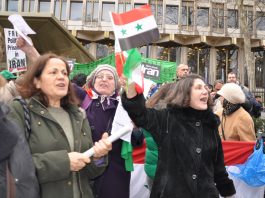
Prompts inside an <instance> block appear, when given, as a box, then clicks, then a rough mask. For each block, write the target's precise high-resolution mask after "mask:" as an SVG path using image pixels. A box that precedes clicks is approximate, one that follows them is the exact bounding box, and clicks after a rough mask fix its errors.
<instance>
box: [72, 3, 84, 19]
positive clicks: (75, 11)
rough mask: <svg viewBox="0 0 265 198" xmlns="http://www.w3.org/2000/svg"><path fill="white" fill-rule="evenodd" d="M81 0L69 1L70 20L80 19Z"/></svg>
mask: <svg viewBox="0 0 265 198" xmlns="http://www.w3.org/2000/svg"><path fill="white" fill-rule="evenodd" d="M82 6H83V2H82V1H71V2H70V20H73V21H81V20H82V13H83V12H82Z"/></svg>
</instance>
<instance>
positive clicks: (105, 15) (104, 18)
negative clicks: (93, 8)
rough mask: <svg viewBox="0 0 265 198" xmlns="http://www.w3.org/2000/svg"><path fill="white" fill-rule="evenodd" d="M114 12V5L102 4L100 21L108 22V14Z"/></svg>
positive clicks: (109, 3)
mask: <svg viewBox="0 0 265 198" xmlns="http://www.w3.org/2000/svg"><path fill="white" fill-rule="evenodd" d="M114 11H115V3H111V2H102V13H101V21H106V22H110V21H111V20H110V16H109V12H114Z"/></svg>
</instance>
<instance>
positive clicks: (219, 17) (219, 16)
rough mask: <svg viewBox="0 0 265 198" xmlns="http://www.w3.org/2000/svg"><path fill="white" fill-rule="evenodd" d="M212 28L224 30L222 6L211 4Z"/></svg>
mask: <svg viewBox="0 0 265 198" xmlns="http://www.w3.org/2000/svg"><path fill="white" fill-rule="evenodd" d="M213 28H214V30H218V29H222V30H223V29H224V4H218V3H214V4H213Z"/></svg>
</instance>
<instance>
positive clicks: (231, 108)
mask: <svg viewBox="0 0 265 198" xmlns="http://www.w3.org/2000/svg"><path fill="white" fill-rule="evenodd" d="M240 107H241V105H240V104H232V103H231V102H229V101H227V100H226V99H224V101H223V108H224V110H223V114H224V115H225V116H228V115H231V114H232V113H234V112H235V111H236V110H238V109H239V108H240Z"/></svg>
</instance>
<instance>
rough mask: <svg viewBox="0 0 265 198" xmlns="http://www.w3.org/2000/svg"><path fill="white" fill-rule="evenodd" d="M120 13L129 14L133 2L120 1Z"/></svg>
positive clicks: (127, 0)
mask: <svg viewBox="0 0 265 198" xmlns="http://www.w3.org/2000/svg"><path fill="white" fill-rule="evenodd" d="M118 2H119V4H118V12H119V13H123V12H127V11H129V10H131V1H129V0H123V1H122V0H120V1H118Z"/></svg>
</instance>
